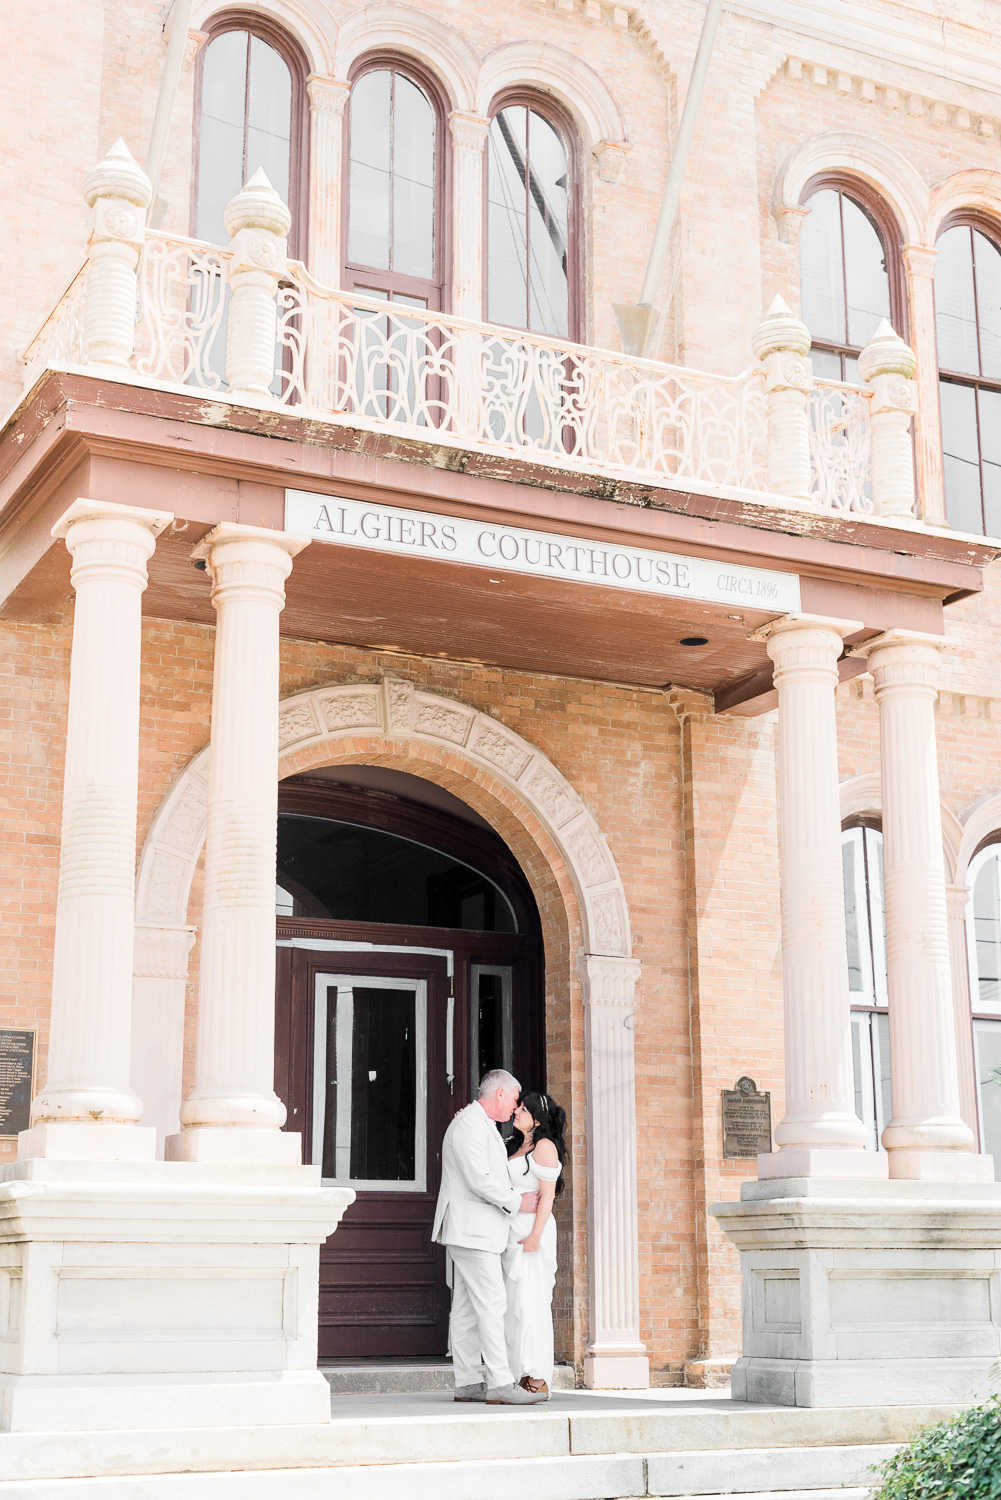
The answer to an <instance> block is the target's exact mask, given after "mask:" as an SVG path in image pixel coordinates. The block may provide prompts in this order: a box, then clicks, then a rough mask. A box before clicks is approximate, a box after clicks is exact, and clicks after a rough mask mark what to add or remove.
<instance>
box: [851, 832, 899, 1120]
mask: <svg viewBox="0 0 1001 1500" xmlns="http://www.w3.org/2000/svg"><path fill="white" fill-rule="evenodd" d="M841 862H842V873H843V876H844V894H845V938H846V944H847V949H848V989H849V994H850V998H851V1007H852V1012H851V1015H852V1066H853V1069H854V1074H855V1113H856V1114H857V1115H858V1117H859V1119H860V1120H861V1121H862V1122H863V1123H864V1124H865V1125H866V1126H867V1127H868V1130H869V1144H870V1146H871V1147H872V1148H873V1149H874V1150H878V1149H879V1144H880V1138H881V1136H882V1134H883V1129H884V1127H885V1126H886V1125H888V1124H889V1121H890V1115H891V1103H890V1018H889V1015H888V1013H887V1009H886V944H885V937H884V930H885V922H884V916H883V835H882V833H881V832H880V830H879V828H878V827H877V826H876V825H875V824H874V823H872V822H871V821H869V820H859V821H853V822H852V823H850V824H848V825H847V827H846V828H845V829H844V830H843V832H842V835H841Z"/></svg>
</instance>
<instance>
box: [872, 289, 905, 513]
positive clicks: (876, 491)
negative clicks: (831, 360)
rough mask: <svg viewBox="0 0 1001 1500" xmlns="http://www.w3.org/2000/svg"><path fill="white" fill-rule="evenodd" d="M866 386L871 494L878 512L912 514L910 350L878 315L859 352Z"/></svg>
mask: <svg viewBox="0 0 1001 1500" xmlns="http://www.w3.org/2000/svg"><path fill="white" fill-rule="evenodd" d="M858 367H859V374H860V375H861V376H862V379H863V380H864V381H865V383H866V387H867V389H868V391H869V398H870V400H869V423H870V442H871V448H872V499H873V505H874V506H875V509H876V514H877V515H879V516H913V514H914V443H913V441H912V438H911V420H912V417H913V415H914V410H915V407H916V406H917V396H916V393H915V386H914V369H915V362H914V354H913V352H912V351H911V349H909V348H908V346H907V345H906V344H905V343H904V341H903V339H902V338H898V337H897V335H896V334H895V333H894V331H893V329H892V328H891V327H890V325H889V323H888V322H887V321H886V319H885V318H884V319H883V321H882V323H880V325H879V327H878V328H877V329H876V332H875V333H874V334H873V336H872V338H871V339H870V340H869V342H868V344H866V346H865V348H864V349H863V350H862V353H861V355H860V356H859V362H858Z"/></svg>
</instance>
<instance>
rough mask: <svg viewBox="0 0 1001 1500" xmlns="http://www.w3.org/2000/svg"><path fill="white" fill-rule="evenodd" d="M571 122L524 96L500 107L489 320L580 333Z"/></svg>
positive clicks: (493, 140)
mask: <svg viewBox="0 0 1001 1500" xmlns="http://www.w3.org/2000/svg"><path fill="white" fill-rule="evenodd" d="M570 142H571V135H570V130H569V125H568V122H566V121H564V120H563V119H562V118H561V117H560V116H559V114H558V112H556V111H555V110H553V109H552V108H551V107H550V106H549V105H546V106H545V107H543V106H542V105H540V103H539V102H538V101H537V100H536V99H534V98H532V97H527V96H521V95H509V96H505V97H503V98H502V99H501V100H499V101H498V103H497V104H495V106H494V109H493V112H492V118H491V121H490V134H489V137H488V142H487V166H486V171H487V267H486V272H487V274H486V301H487V318H488V319H489V321H490V322H491V323H501V324H504V325H506V326H508V327H511V328H524V329H530V330H531V331H532V332H535V333H548V334H552V335H553V336H555V337H556V338H577V337H578V311H579V301H580V299H579V288H578V284H577V282H578V276H577V265H576V256H577V247H576V223H575V220H576V212H575V202H574V198H575V192H574V163H573V151H572V148H571V144H570Z"/></svg>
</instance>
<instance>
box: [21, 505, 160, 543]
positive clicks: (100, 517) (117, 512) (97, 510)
mask: <svg viewBox="0 0 1001 1500" xmlns="http://www.w3.org/2000/svg"><path fill="white" fill-rule="evenodd" d="M173 519H174V516H173V512H172V511H169V510H139V509H137V508H135V507H134V506H131V505H113V504H112V502H111V501H110V500H88V499H86V498H85V497H83V496H81V498H80V499H78V500H74V501H73V504H72V505H70V506H69V507H68V508H67V509H66V510H64V511H63V513H62V515H61V516H60V517H59V519H58V521H56V523H55V525H54V526H53V527H52V530H51V532H50V533H49V534H50V536H53V537H55V538H56V539H57V540H58V539H60V538H65V539H66V541H67V545H69V531H70V528H71V527H72V526H74V525H75V524H76V523H77V522H78V521H106V522H108V523H109V525H108V527H106V528H102V530H106V531H107V533H108V534H109V535H110V533H111V531H112V530H113V529H114V527H113V526H112V524H110V523H118V524H119V525H121V526H122V528H123V532H124V533H125V534H128V535H131V529H132V527H134V526H140V527H142V528H143V529H144V530H146V531H148V532H149V534H150V536H151V537H154V538H155V537H158V536H159V535H160V532H161V531H162V530H163V529H164V527H165V526H169V525H170V522H171V521H172V520H173Z"/></svg>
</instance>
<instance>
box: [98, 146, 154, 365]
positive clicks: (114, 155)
mask: <svg viewBox="0 0 1001 1500" xmlns="http://www.w3.org/2000/svg"><path fill="white" fill-rule="evenodd" d="M83 192H84V197H85V198H86V200H87V202H88V204H89V205H90V207H91V209H92V210H93V213H92V219H91V230H90V240H89V242H88V245H87V256H88V269H87V293H86V306H85V310H84V334H83V347H84V359H85V361H86V362H87V363H88V364H91V363H96V364H104V365H117V366H121V365H128V363H129V360H130V359H131V358H132V351H133V349H134V348H135V333H136V267H137V265H138V264H139V252H140V250H141V249H142V244H143V238H144V236H145V232H146V210H147V208H148V207H149V203H150V199H151V197H152V195H153V190H152V188H151V187H150V181H149V178H148V177H147V176H146V173H145V172H144V171H143V169H142V167H140V165H139V163H138V162H137V161H136V159H135V157H134V156H133V155H132V153H131V152H130V151H129V148H128V147H127V146H126V144H125V142H124V141H123V140H122V139H121V138H119V139H118V140H117V141H115V143H114V145H113V146H112V147H111V149H110V151H109V152H108V153H107V155H106V156H105V157H104V159H103V160H102V161H100V162H98V164H97V166H96V167H95V168H94V170H93V171H92V172H90V173H89V174H88V175H87V178H86V180H85V181H84V185H83Z"/></svg>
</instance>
